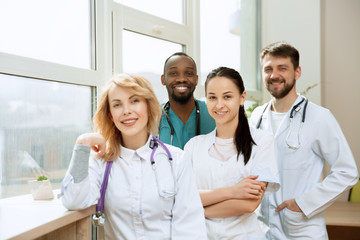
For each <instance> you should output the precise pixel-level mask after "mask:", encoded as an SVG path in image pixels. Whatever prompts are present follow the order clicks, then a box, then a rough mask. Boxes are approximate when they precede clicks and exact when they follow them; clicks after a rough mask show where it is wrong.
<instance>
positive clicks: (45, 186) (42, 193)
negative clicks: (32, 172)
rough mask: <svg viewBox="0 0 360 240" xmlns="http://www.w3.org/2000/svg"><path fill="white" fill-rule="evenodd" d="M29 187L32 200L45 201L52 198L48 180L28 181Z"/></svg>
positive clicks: (52, 194)
mask: <svg viewBox="0 0 360 240" xmlns="http://www.w3.org/2000/svg"><path fill="white" fill-rule="evenodd" d="M29 186H30V191H31V194H32V196H33V198H34V200H46V199H53V198H54V193H53V191H52V188H51V183H50V180H42V181H38V180H30V181H29Z"/></svg>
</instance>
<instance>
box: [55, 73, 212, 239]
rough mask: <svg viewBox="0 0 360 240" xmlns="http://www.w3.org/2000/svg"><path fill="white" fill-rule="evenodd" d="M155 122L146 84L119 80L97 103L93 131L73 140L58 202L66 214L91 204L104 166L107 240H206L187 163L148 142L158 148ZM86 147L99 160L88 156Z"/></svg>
mask: <svg viewBox="0 0 360 240" xmlns="http://www.w3.org/2000/svg"><path fill="white" fill-rule="evenodd" d="M160 117H161V108H160V104H159V102H158V100H157V98H156V96H155V94H154V91H153V90H152V87H151V85H150V83H149V82H148V81H147V80H146V79H145V78H142V77H140V76H134V75H128V74H117V75H114V77H113V78H112V79H111V80H110V81H109V82H108V83H107V85H106V86H105V88H104V91H103V93H102V95H101V97H100V102H99V106H98V109H97V112H96V114H95V116H94V123H95V129H96V130H97V133H87V134H83V135H81V136H79V137H78V139H77V141H76V145H75V148H74V151H73V156H72V160H71V164H70V167H69V170H68V172H67V174H66V176H65V178H64V180H63V183H62V194H63V197H62V201H63V204H64V206H65V207H66V208H68V209H70V210H76V209H83V208H86V207H89V206H91V205H93V204H96V202H97V200H98V199H99V197H100V188H101V184H102V181H103V179H104V172H105V166H107V163H110V162H112V165H111V166H112V167H111V169H110V173H109V175H108V184H107V189H106V193H105V205H104V217H105V224H104V228H105V235H106V239H173V240H174V239H179V240H182V239H194V240H198V239H206V228H205V220H204V213H203V208H202V206H201V201H200V197H199V194H198V191H197V189H196V185H195V181H194V177H193V172H192V168H191V162H190V160H189V157H187V156H186V154H185V153H184V151H182V150H181V149H179V148H176V147H172V146H170V145H166V146H165V147H163V148H162V147H161V146H160V145H159V146H158V147H157V148H155V147H154V144H152V143H154V142H152V141H155V142H157V143H159V144H160V142H158V141H157V140H156V139H155V138H154V137H153V136H155V135H156V134H157V131H158V129H159V125H158V123H159V121H160ZM152 147H153V148H152ZM90 149H92V150H94V151H95V152H97V157H96V156H92V157H90ZM166 149H167V150H168V152H167V150H166ZM171 156H172V160H171V163H172V165H171V164H170V158H171ZM89 157H90V160H89ZM106 172H107V171H106ZM106 175H107V174H106ZM100 202H102V201H100ZM100 217H101V216H100Z"/></svg>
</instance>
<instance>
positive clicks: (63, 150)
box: [0, 74, 92, 198]
mask: <svg viewBox="0 0 360 240" xmlns="http://www.w3.org/2000/svg"><path fill="white" fill-rule="evenodd" d="M0 85H1V86H2V87H1V88H0V111H1V114H0V169H1V170H2V171H0V173H2V179H1V175H0V179H1V185H0V186H1V189H0V194H1V195H0V197H1V198H4V197H10V196H16V195H22V194H30V189H29V187H28V183H27V181H28V180H32V179H36V178H37V177H38V176H40V175H45V176H47V177H49V179H50V181H51V184H52V187H53V188H59V186H60V182H61V180H62V178H63V177H64V175H65V172H66V169H67V167H68V165H69V162H70V158H71V154H72V149H73V146H74V143H75V140H76V138H77V137H78V136H79V135H80V134H81V133H84V132H89V131H91V102H92V101H91V87H87V86H78V85H71V84H64V83H57V82H49V81H44V80H35V79H29V78H22V77H14V76H9V75H2V74H0ZM74 103H76V104H74Z"/></svg>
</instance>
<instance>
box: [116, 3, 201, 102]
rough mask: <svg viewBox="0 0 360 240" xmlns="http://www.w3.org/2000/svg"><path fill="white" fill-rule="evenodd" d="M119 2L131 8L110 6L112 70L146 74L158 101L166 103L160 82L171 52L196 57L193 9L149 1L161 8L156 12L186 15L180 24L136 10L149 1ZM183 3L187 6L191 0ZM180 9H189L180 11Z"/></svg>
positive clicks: (153, 7) (180, 5)
mask: <svg viewBox="0 0 360 240" xmlns="http://www.w3.org/2000/svg"><path fill="white" fill-rule="evenodd" d="M120 2H121V3H123V4H125V5H131V6H132V7H129V6H125V5H122V4H115V7H114V9H113V11H114V12H113V15H114V17H113V34H114V36H113V39H114V42H113V46H114V50H113V54H114V63H113V64H114V72H127V73H133V74H138V75H141V76H144V77H146V78H147V79H148V80H149V81H150V82H151V84H152V86H153V88H154V91H155V94H156V95H157V97H158V99H159V101H160V102H161V103H165V102H166V101H167V100H168V95H167V91H166V88H165V87H164V86H163V85H162V84H161V74H162V73H163V68H164V62H165V60H166V59H167V58H168V57H169V56H170V55H171V54H173V53H175V52H181V51H183V52H186V53H188V54H189V55H190V56H192V57H194V59H196V58H197V55H196V53H194V45H195V43H194V37H195V34H194V30H193V28H194V25H196V24H195V20H193V17H192V16H193V15H194V14H193V12H194V11H195V10H194V9H195V8H194V7H189V8H183V7H182V2H183V1H171V8H170V7H169V3H167V2H168V1H152V2H151V4H150V5H152V6H151V7H152V9H160V10H161V11H157V12H158V13H160V12H161V13H166V14H167V15H170V16H173V17H174V16H177V15H179V13H181V15H184V16H187V17H186V19H185V20H184V22H186V23H187V24H179V23H175V22H173V21H169V20H166V19H164V18H160V17H158V16H156V15H152V14H148V13H145V12H142V11H139V9H140V10H144V9H143V8H145V7H146V5H149V4H148V3H146V4H144V5H141V4H139V5H135V3H134V1H120ZM139 2H142V1H139ZM165 2H166V4H165ZM184 2H185V5H186V6H189V4H191V3H192V2H193V1H189V0H187V1H184ZM190 2H191V3H190ZM194 2H197V1H194ZM130 3H131V4H130ZM192 4H193V3H192ZM191 6H193V5H191ZM167 7H169V9H168V8H167ZM135 8H137V9H135ZM183 9H188V10H186V11H185V12H184V14H183ZM170 10H171V11H170ZM150 12H152V11H150ZM170 12H171V14H169V13H170ZM152 13H153V14H157V13H156V12H152Z"/></svg>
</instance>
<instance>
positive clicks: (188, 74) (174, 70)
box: [161, 56, 198, 103]
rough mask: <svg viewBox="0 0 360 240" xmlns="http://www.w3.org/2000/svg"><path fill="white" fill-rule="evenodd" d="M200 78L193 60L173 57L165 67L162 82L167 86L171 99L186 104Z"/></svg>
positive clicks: (184, 57)
mask: <svg viewBox="0 0 360 240" xmlns="http://www.w3.org/2000/svg"><path fill="white" fill-rule="evenodd" d="M197 81H198V76H197V73H196V66H195V64H194V62H193V61H192V59H190V58H189V57H186V56H173V57H171V58H170V59H169V60H168V62H167V63H166V65H165V68H164V75H162V76H161V82H162V84H163V85H165V86H166V88H167V91H168V95H169V99H173V100H174V101H175V102H179V103H186V102H188V101H189V100H190V99H191V98H192V97H193V93H194V90H195V87H196V85H197Z"/></svg>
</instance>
